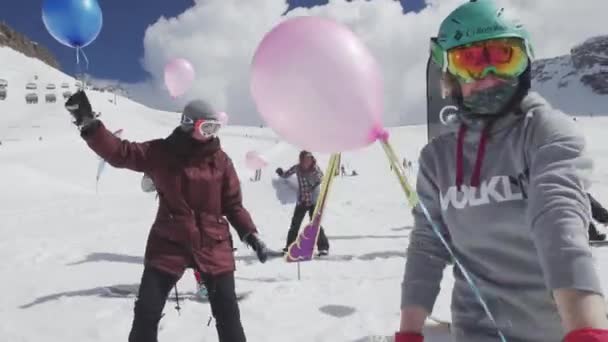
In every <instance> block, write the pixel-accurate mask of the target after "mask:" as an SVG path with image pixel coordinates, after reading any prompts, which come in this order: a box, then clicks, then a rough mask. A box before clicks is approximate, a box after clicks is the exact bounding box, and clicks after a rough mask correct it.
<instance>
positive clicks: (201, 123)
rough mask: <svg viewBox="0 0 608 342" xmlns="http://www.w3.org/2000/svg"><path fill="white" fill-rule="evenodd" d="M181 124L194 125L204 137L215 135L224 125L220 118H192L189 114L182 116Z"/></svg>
mask: <svg viewBox="0 0 608 342" xmlns="http://www.w3.org/2000/svg"><path fill="white" fill-rule="evenodd" d="M181 124H182V125H183V126H186V127H192V128H193V130H194V131H196V132H198V133H199V134H200V135H202V136H203V137H209V136H215V135H217V132H218V131H219V130H220V128H221V127H222V123H221V122H220V121H218V120H204V119H200V120H196V121H195V120H192V119H191V118H189V117H187V116H185V115H184V116H182V121H181Z"/></svg>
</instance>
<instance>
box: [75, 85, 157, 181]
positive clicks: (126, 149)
mask: <svg viewBox="0 0 608 342" xmlns="http://www.w3.org/2000/svg"><path fill="white" fill-rule="evenodd" d="M65 108H66V109H67V111H68V112H69V113H70V114H71V115H72V117H73V118H74V124H75V125H76V126H77V127H78V128H79V129H80V134H81V136H82V137H83V138H84V140H85V141H86V142H87V144H88V145H89V147H90V148H91V149H92V150H93V151H95V153H97V154H98V155H99V156H100V157H101V158H103V159H104V160H106V161H107V162H108V163H109V164H110V165H112V166H114V167H117V168H127V169H131V170H134V171H142V172H145V171H147V170H149V169H150V168H151V163H152V157H151V155H152V153H151V150H152V148H151V146H152V145H153V144H152V143H151V142H147V143H132V142H128V141H126V140H121V139H119V138H118V137H116V136H114V135H113V134H112V133H111V132H110V131H108V130H107V129H106V128H105V126H104V125H103V123H102V122H101V121H99V120H97V119H96V117H95V115H94V114H93V108H92V107H91V103H90V102H89V98H88V97H87V94H86V93H85V92H84V91H78V92H76V93H74V95H72V96H70V98H69V99H68V100H67V101H66V103H65Z"/></svg>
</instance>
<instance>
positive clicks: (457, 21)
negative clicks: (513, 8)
mask: <svg viewBox="0 0 608 342" xmlns="http://www.w3.org/2000/svg"><path fill="white" fill-rule="evenodd" d="M496 38H521V39H522V40H523V41H524V44H525V47H526V52H527V54H528V58H529V59H530V62H532V61H533V60H534V51H533V49H532V45H531V44H530V34H529V33H528V31H527V30H526V29H525V27H524V25H523V24H522V23H521V22H520V21H519V20H518V19H516V18H514V17H512V16H509V15H508V12H507V11H505V9H504V8H503V7H501V6H499V4H498V3H497V1H496V0H471V1H470V2H468V3H465V4H463V5H461V6H459V7H458V8H456V9H455V10H454V11H453V12H452V13H450V15H448V16H447V18H445V19H444V20H443V22H442V23H441V26H440V28H439V34H438V36H437V37H436V38H431V57H432V58H433V61H434V62H435V63H436V64H437V65H439V66H440V67H441V68H442V70H443V72H447V67H448V63H447V60H448V59H447V51H448V50H450V49H453V48H455V47H458V46H463V45H467V44H471V43H475V42H479V41H483V40H488V39H496Z"/></svg>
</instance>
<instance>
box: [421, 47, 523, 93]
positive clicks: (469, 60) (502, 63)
mask: <svg viewBox="0 0 608 342" xmlns="http://www.w3.org/2000/svg"><path fill="white" fill-rule="evenodd" d="M431 53H432V55H433V59H434V60H435V61H438V60H439V61H441V64H440V65H441V66H442V68H443V70H444V72H445V71H447V72H449V73H450V74H452V75H454V76H456V77H457V78H458V79H460V80H461V81H463V82H465V83H471V82H474V81H476V80H479V79H482V78H484V77H486V76H487V75H488V74H489V73H493V74H494V75H496V76H499V77H504V78H515V77H518V76H520V75H521V74H523V73H524V71H526V68H527V67H528V63H529V54H528V51H527V44H526V43H525V41H524V40H522V39H520V38H498V39H490V40H485V41H481V42H476V43H472V44H467V45H464V46H459V47H456V48H453V49H450V50H448V51H447V52H446V51H443V49H441V47H440V46H439V44H437V41H436V40H434V39H431Z"/></svg>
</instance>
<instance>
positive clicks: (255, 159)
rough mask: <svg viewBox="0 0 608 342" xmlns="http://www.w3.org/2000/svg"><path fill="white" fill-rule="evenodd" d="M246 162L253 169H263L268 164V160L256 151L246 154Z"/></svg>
mask: <svg viewBox="0 0 608 342" xmlns="http://www.w3.org/2000/svg"><path fill="white" fill-rule="evenodd" d="M245 164H246V165H247V167H248V168H250V169H252V170H257V169H263V168H265V167H266V166H267V165H268V162H267V161H266V159H265V158H264V157H262V156H261V155H260V154H259V153H257V152H256V151H249V152H247V154H246V155H245Z"/></svg>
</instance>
